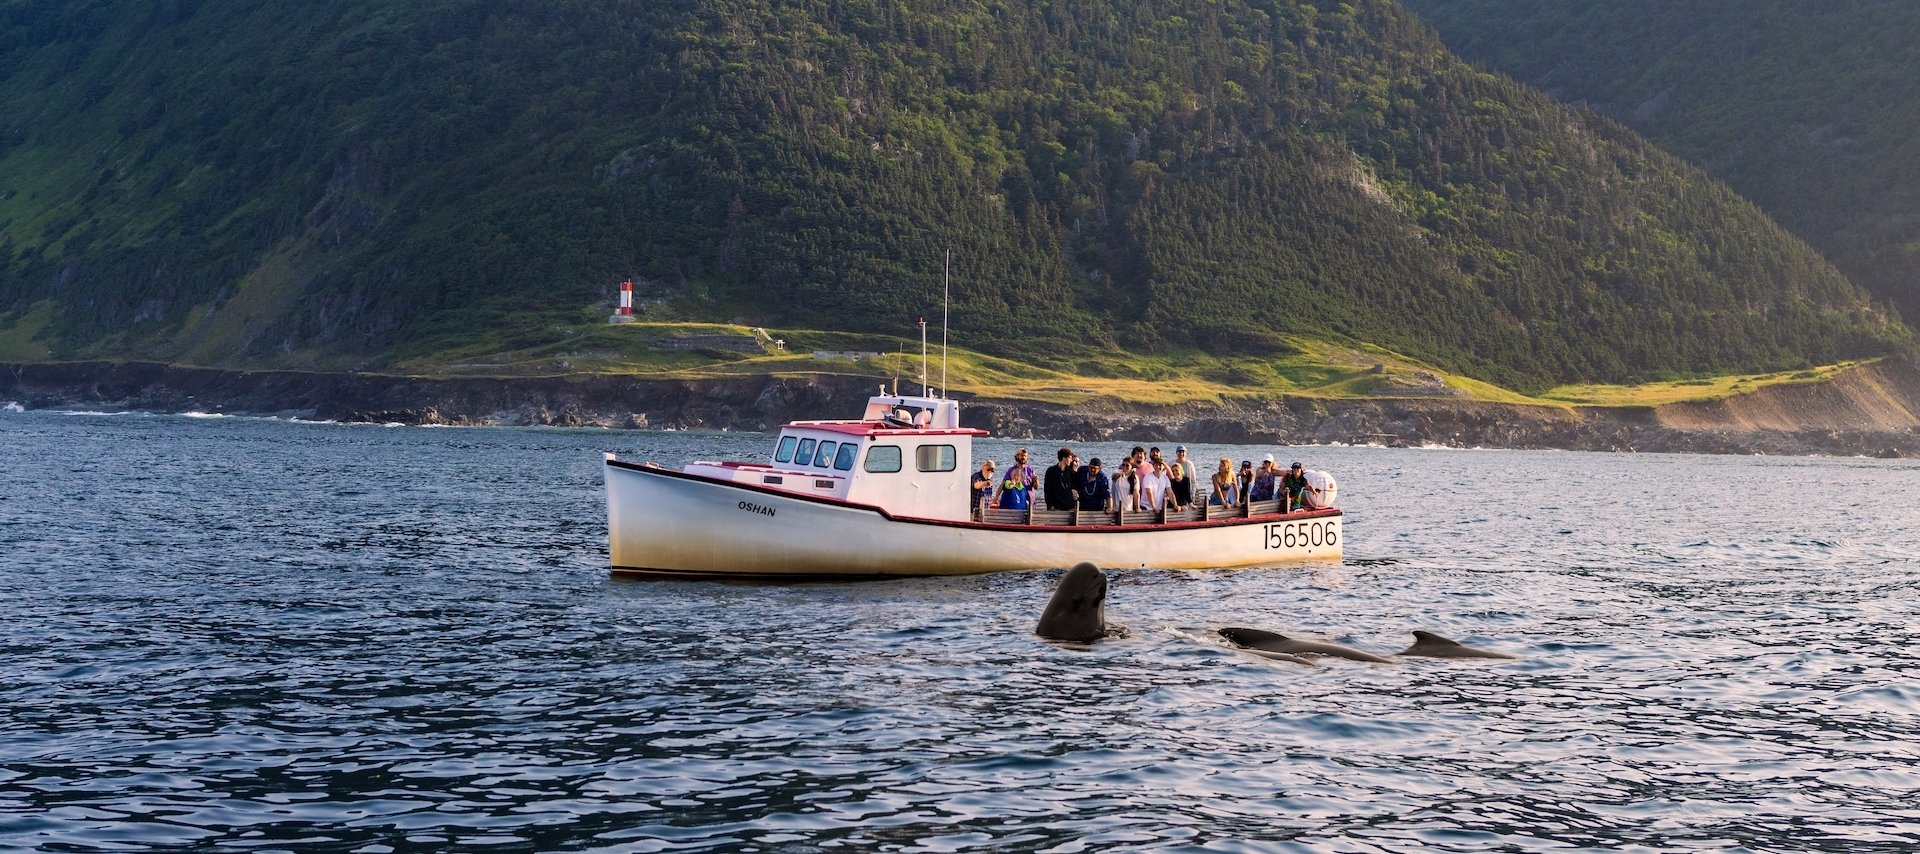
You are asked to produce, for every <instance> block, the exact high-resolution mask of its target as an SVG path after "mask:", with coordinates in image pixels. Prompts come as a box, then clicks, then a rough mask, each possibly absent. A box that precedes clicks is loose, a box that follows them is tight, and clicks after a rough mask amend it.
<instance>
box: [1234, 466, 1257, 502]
mask: <svg viewBox="0 0 1920 854" xmlns="http://www.w3.org/2000/svg"><path fill="white" fill-rule="evenodd" d="M1238 478H1239V480H1240V501H1241V502H1242V503H1245V502H1246V501H1247V496H1248V495H1249V494H1250V493H1252V492H1253V461H1252V460H1241V461H1240V473H1239V475H1238Z"/></svg>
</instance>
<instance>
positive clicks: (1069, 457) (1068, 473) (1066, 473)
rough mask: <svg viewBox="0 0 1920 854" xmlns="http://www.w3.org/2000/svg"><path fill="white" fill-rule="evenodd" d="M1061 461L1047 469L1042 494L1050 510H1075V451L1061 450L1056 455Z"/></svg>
mask: <svg viewBox="0 0 1920 854" xmlns="http://www.w3.org/2000/svg"><path fill="white" fill-rule="evenodd" d="M1056 456H1057V457H1058V458H1059V461H1058V462H1056V463H1054V464H1053V465H1051V466H1048V467H1047V476H1046V481H1045V485H1044V486H1043V488H1042V490H1041V491H1042V494H1043V495H1044V496H1045V498H1046V502H1047V509H1048V510H1072V509H1073V483H1074V471H1073V449H1072V448H1061V449H1060V453H1059V454H1057V455H1056Z"/></svg>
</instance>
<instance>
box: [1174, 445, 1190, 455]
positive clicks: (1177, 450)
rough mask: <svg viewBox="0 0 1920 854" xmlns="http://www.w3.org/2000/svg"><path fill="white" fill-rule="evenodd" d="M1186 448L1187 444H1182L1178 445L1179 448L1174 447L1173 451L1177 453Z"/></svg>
mask: <svg viewBox="0 0 1920 854" xmlns="http://www.w3.org/2000/svg"><path fill="white" fill-rule="evenodd" d="M1186 449H1187V446H1185V445H1181V446H1180V447H1178V448H1174V449H1173V451H1174V453H1176V454H1177V453H1179V452H1181V451H1184V450H1186Z"/></svg>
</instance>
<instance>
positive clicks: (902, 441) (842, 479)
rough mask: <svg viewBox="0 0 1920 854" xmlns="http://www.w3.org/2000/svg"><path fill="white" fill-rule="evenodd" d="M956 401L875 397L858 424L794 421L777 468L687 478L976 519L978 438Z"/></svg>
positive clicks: (711, 471) (693, 469) (716, 470)
mask: <svg viewBox="0 0 1920 854" xmlns="http://www.w3.org/2000/svg"><path fill="white" fill-rule="evenodd" d="M985 435H987V431H985V430H977V429H973V428H967V427H961V426H960V405H959V403H958V402H956V401H952V400H945V399H942V398H936V397H918V396H913V395H885V394H883V395H876V396H874V397H872V398H869V399H868V400H867V408H866V410H865V412H864V413H863V414H862V416H861V418H860V420H858V421H794V422H792V423H789V424H787V425H786V426H784V427H781V428H780V436H779V438H778V439H776V440H774V447H773V461H772V462H771V463H739V462H704V461H703V462H694V463H689V464H688V465H687V466H686V468H685V469H684V471H685V472H687V473H688V474H698V475H701V476H702V477H708V478H714V479H718V480H728V481H732V482H735V483H741V484H748V485H753V486H760V487H763V488H767V489H775V490H779V491H781V492H791V493H796V494H800V495H811V496H816V497H819V498H830V499H835V500H839V501H846V502H849V503H852V504H866V505H872V506H875V507H879V508H882V509H884V510H886V511H887V512H888V513H891V514H894V515H896V516H910V517H915V518H920V519H945V520H954V521H964V520H966V519H967V518H968V517H969V515H970V508H969V507H968V506H967V505H968V499H969V495H970V486H971V484H970V483H969V480H968V478H969V475H970V474H971V473H972V472H973V439H974V437H975V436H985Z"/></svg>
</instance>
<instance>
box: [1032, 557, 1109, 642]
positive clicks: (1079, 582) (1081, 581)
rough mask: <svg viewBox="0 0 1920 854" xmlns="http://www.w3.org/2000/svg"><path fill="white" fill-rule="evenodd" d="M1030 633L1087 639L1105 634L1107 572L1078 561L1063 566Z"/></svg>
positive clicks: (1065, 638) (1093, 639)
mask: <svg viewBox="0 0 1920 854" xmlns="http://www.w3.org/2000/svg"><path fill="white" fill-rule="evenodd" d="M1033 633H1034V634H1036V635H1039V636H1040V637H1043V638H1046V639H1047V640H1056V641H1069V642H1074V643H1091V642H1093V641H1097V640H1099V639H1101V638H1104V637H1106V636H1107V574H1106V573H1104V572H1101V571H1100V567H1097V566H1094V565H1093V564H1091V563H1087V562H1085V561H1082V562H1080V563H1076V564H1074V565H1073V568H1072V569H1069V570H1067V574H1066V576H1065V577H1063V578H1061V579H1060V584H1059V586H1057V587H1055V588H1053V598H1051V599H1048V600H1047V607H1046V610H1043V611H1041V612H1040V623H1039V624H1038V625H1036V626H1034V628H1033Z"/></svg>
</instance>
